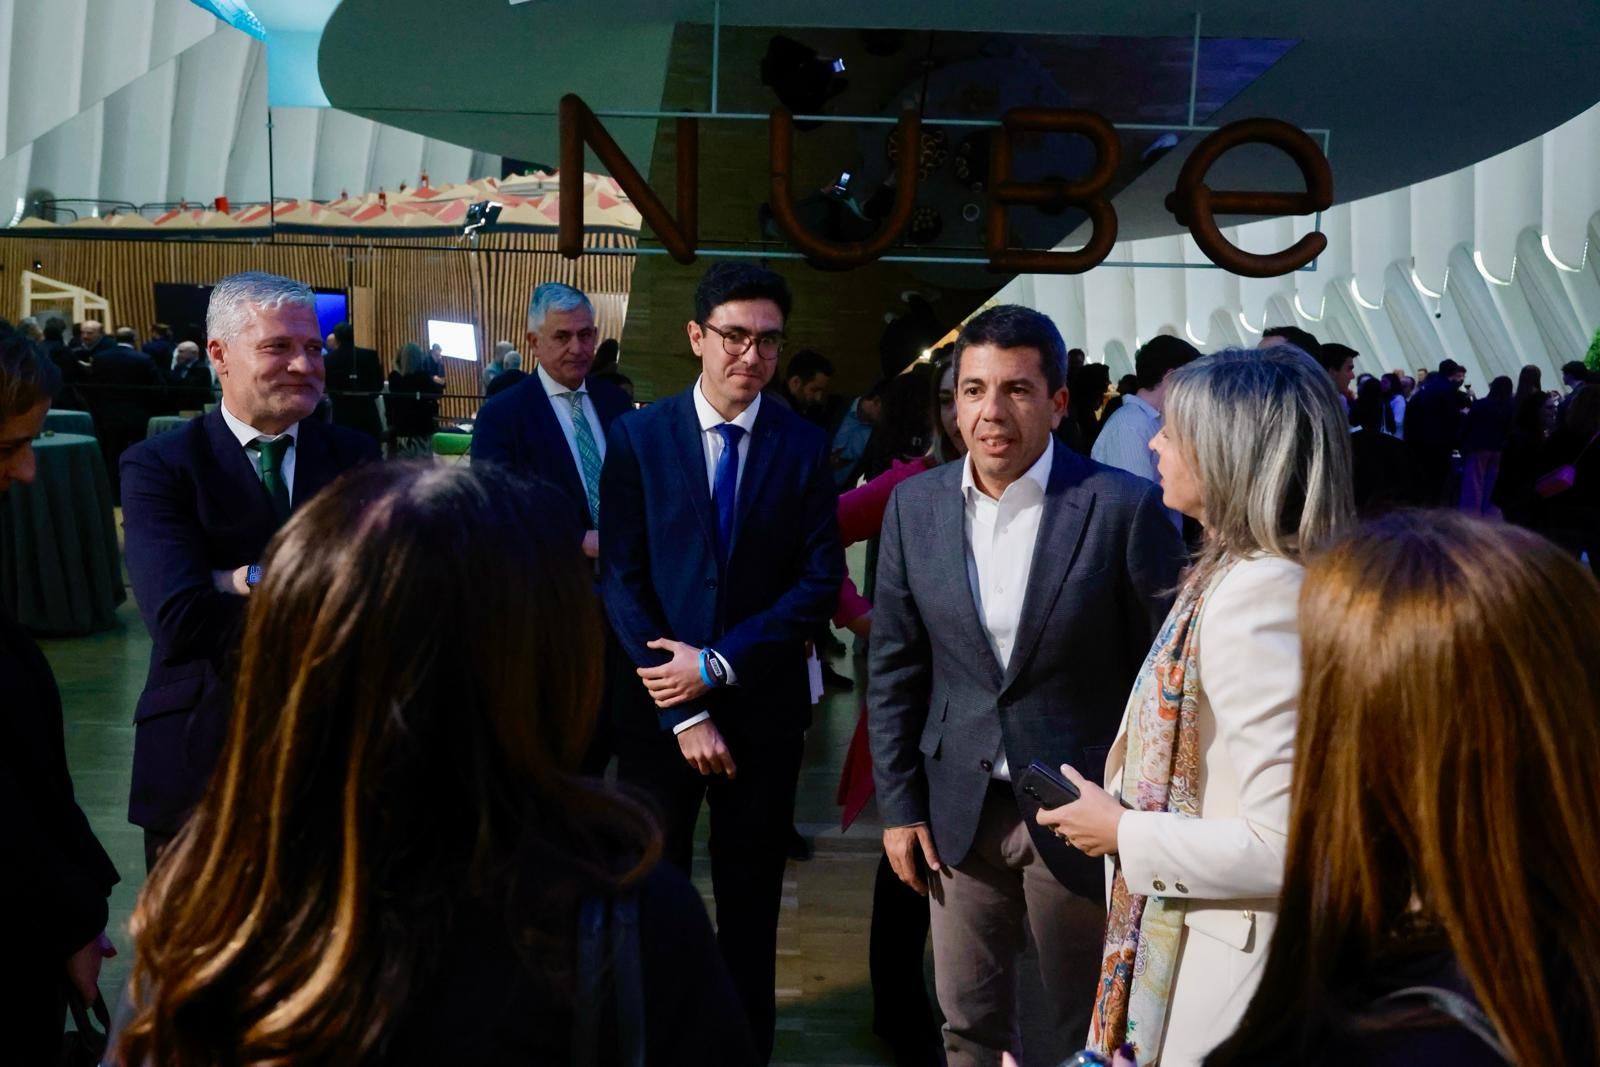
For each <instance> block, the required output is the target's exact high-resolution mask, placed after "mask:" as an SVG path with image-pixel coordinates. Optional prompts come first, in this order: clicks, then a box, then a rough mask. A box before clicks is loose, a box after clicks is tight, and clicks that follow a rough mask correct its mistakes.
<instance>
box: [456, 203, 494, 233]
mask: <svg viewBox="0 0 1600 1067" xmlns="http://www.w3.org/2000/svg"><path fill="white" fill-rule="evenodd" d="M504 209H505V205H504V204H502V203H500V202H499V201H497V200H479V201H477V202H476V203H473V204H471V205H469V206H468V207H467V219H466V225H464V226H462V228H461V232H462V234H464V235H467V236H470V235H472V234H474V233H477V232H478V231H479V230H481V229H483V228H484V227H485V226H493V225H494V224H495V223H496V222H498V221H499V220H500V212H501V211H503V210H504Z"/></svg>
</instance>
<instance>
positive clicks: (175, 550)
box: [121, 411, 378, 833]
mask: <svg viewBox="0 0 1600 1067" xmlns="http://www.w3.org/2000/svg"><path fill="white" fill-rule="evenodd" d="M295 449H296V455H295V473H294V498H293V503H294V505H295V506H296V507H299V506H300V505H301V504H303V503H304V502H305V501H307V500H310V499H311V498H312V497H313V496H315V495H316V493H317V491H318V490H320V489H321V488H322V487H324V486H326V485H327V484H328V483H330V482H332V481H333V480H334V479H335V478H337V477H338V476H339V475H340V474H343V473H344V472H345V471H346V470H349V469H350V468H351V467H354V466H355V465H356V464H358V463H362V462H364V461H367V460H374V459H377V458H378V442H377V441H376V440H375V439H373V438H371V437H368V436H365V435H363V434H358V433H353V432H351V431H349V430H345V429H341V428H339V427H336V426H324V425H322V424H320V423H317V422H315V421H313V420H312V419H306V420H305V421H303V422H301V423H300V431H299V440H298V442H297V443H296V445H295ZM121 469H122V521H123V527H124V529H125V531H126V535H127V536H126V540H127V545H126V549H125V555H126V558H127V564H128V576H129V577H130V578H131V579H132V580H133V591H134V595H135V596H136V598H137V599H138V602H139V613H140V614H141V615H142V616H143V617H144V622H145V626H146V628H147V629H148V630H149V631H150V637H151V640H152V641H153V642H154V647H153V648H152V649H151V651H150V672H149V675H148V677H147V679H146V681H145V687H144V692H143V693H142V694H140V696H139V704H138V708H137V709H136V710H135V711H134V716H133V721H134V726H135V730H134V740H133V789H132V795H131V799H130V801H129V805H128V808H129V811H128V818H129V820H130V821H132V822H134V823H136V824H138V825H140V826H143V827H145V828H146V829H150V830H156V831H159V832H162V833H172V832H175V831H176V830H177V829H178V827H179V826H181V825H182V824H183V820H184V819H185V818H186V817H187V815H188V813H189V810H190V809H191V808H192V807H194V805H195V803H196V802H197V801H198V800H199V799H200V794H201V792H202V791H203V790H204V788H205V784H206V779H207V778H208V777H209V776H210V774H211V768H212V765H213V764H214V763H215V762H216V758H217V753H218V751H219V750H220V749H221V747H222V739H223V735H224V733H225V731H226V727H227V722H228V715H229V706H230V703H231V695H232V694H231V691H230V683H231V668H230V664H229V662H228V661H229V660H230V659H231V657H232V653H233V652H234V649H235V647H236V645H237V643H238V638H239V632H240V623H241V622H242V620H243V617H244V610H245V603H246V601H245V598H244V597H240V596H234V595H233V594H231V593H222V592H218V591H217V589H216V587H215V586H214V585H213V583H212V579H211V572H212V571H220V570H235V569H237V568H239V567H242V566H245V565H247V564H251V563H256V562H258V561H259V560H260V559H261V557H262V555H263V554H264V552H265V551H266V547H267V542H268V541H270V540H271V539H272V535H273V534H275V533H277V531H278V526H279V523H278V521H277V519H276V518H275V517H274V515H273V513H272V504H271V501H270V500H269V499H268V497H267V493H266V490H265V489H264V488H263V487H262V485H261V479H260V477H259V476H258V475H257V474H256V470H255V466H254V464H253V463H252V461H251V459H250V457H249V456H248V455H247V454H246V453H245V450H244V449H243V448H241V447H239V442H238V440H237V439H236V438H235V437H234V436H233V434H232V433H231V432H230V431H229V430H228V426H227V424H226V423H225V422H223V419H222V414H221V412H220V411H213V412H211V413H210V414H208V415H205V416H203V417H201V418H198V419H193V420H191V421H190V422H188V423H187V424H186V425H184V426H183V427H181V428H180V429H178V430H175V431H173V432H171V433H165V434H161V435H159V436H156V437H153V438H150V439H149V440H147V441H142V442H140V443H139V444H137V445H134V446H133V447H132V448H130V449H128V451H127V452H125V453H123V456H122V467H121Z"/></svg>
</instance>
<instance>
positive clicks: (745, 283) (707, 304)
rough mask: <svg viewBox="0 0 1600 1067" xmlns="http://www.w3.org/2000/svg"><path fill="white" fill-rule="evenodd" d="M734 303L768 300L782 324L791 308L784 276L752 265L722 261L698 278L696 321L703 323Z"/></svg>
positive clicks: (712, 265)
mask: <svg viewBox="0 0 1600 1067" xmlns="http://www.w3.org/2000/svg"><path fill="white" fill-rule="evenodd" d="M735 300H770V301H772V302H773V303H774V304H777V305H778V313H779V314H781V315H782V316H783V318H784V321H785V322H787V321H788V320H789V310H790V308H791V307H792V305H793V304H794V297H793V296H792V295H790V293H789V283H788V282H786V281H784V280H783V275H781V274H778V273H777V272H775V271H770V270H768V269H767V268H765V267H758V266H756V265H755V264H754V263H741V262H738V261H735V260H723V261H722V262H721V263H713V264H711V266H710V267H708V268H706V272H705V273H704V274H702V275H701V276H700V284H699V285H697V286H695V290H694V318H695V321H696V322H699V323H704V322H706V320H708V319H710V318H711V313H712V312H713V311H715V310H716V309H717V308H719V307H721V306H722V305H723V304H728V303H732V302H733V301H735Z"/></svg>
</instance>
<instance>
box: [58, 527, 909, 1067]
mask: <svg viewBox="0 0 1600 1067" xmlns="http://www.w3.org/2000/svg"><path fill="white" fill-rule="evenodd" d="M118 525H119V527H120V525H121V524H120V522H119V524H118ZM851 562H852V569H853V570H855V571H856V572H857V573H859V569H860V557H859V555H858V554H856V553H852V556H851ZM117 618H118V626H117V628H116V629H115V630H112V631H109V632H106V633H102V634H97V635H95V636H92V637H84V638H75V639H72V640H52V641H45V642H41V643H42V644H43V646H44V649H45V653H46V655H47V656H48V657H49V659H50V662H51V665H52V667H53V668H54V669H55V673H56V678H57V680H58V682H59V683H60V685H61V690H62V696H63V699H64V702H65V707H66V720H67V753H68V759H69V761H70V763H71V767H72V776H73V780H74V783H75V784H76V787H77V791H78V799H79V803H80V804H81V805H82V806H83V809H84V811H85V812H87V813H88V816H89V820H90V822H91V823H92V824H93V825H94V829H95V832H96V833H97V834H98V835H99V837H100V840H101V842H102V843H104V845H105V846H106V849H107V851H109V852H110V853H111V857H112V859H113V860H114V861H115V862H116V865H117V869H118V870H119V871H120V872H121V873H122V879H123V880H122V883H121V884H120V885H118V886H117V887H116V889H115V891H114V892H113V894H112V898H111V936H112V939H113V940H114V941H115V942H116V943H117V945H118V947H119V948H121V949H123V950H124V952H123V955H122V956H120V957H119V958H117V959H115V960H111V961H109V962H108V965H107V967H106V970H105V974H104V978H103V979H102V985H101V987H102V990H103V991H104V992H105V995H106V998H107V1000H108V1001H110V1002H112V1003H114V1002H115V1001H114V999H113V998H114V997H115V996H116V995H117V994H119V993H120V992H121V988H122V983H123V982H124V981H125V979H126V975H127V964H128V953H127V946H128V938H127V922H128V917H129V915H130V914H131V912H132V910H133V903H134V899H135V897H136V896H137V894H138V891H139V887H140V885H141V883H142V881H143V876H144V853H143V845H142V837H141V835H140V832H139V831H138V829H137V828H135V827H133V826H130V825H129V824H128V821H127V811H128V778H129V773H130V768H131V766H132V760H133V727H132V716H133V707H134V703H135V701H136V700H137V698H138V694H139V690H140V688H141V687H142V685H143V683H144V676H145V670H146V667H147V664H148V660H149V655H150V639H149V637H148V635H147V634H146V633H145V629H144V626H143V624H142V622H141V621H140V619H139V615H138V612H137V610H136V609H135V608H134V606H133V604H132V603H131V602H130V603H128V604H125V605H123V607H122V608H121V609H120V610H119V611H118V613H117ZM846 636H848V635H846ZM835 666H836V667H837V668H838V669H839V670H841V671H842V672H844V673H846V674H853V673H855V671H856V670H857V665H855V664H853V663H852V662H851V660H850V658H849V657H841V658H840V659H839V660H838V661H836V663H835ZM858 701H859V690H858V691H857V692H855V693H843V694H838V695H830V696H829V697H828V699H827V700H826V702H825V703H824V704H823V705H822V706H821V707H820V708H818V710H817V722H816V725H815V727H814V728H813V729H812V730H811V732H810V734H809V735H808V737H807V746H806V748H807V751H806V761H805V766H804V769H803V770H802V772H801V779H800V791H799V798H798V805H797V813H796V822H797V823H798V825H799V828H800V831H801V832H802V833H803V834H805V835H806V836H807V837H810V838H812V839H813V840H814V843H815V850H816V854H815V858H813V859H812V860H810V861H808V862H804V863H797V862H791V863H790V865H789V871H788V874H787V879H786V881H785V884H784V898H783V913H782V920H781V926H780V929H779V948H778V957H779V958H778V983H777V984H778V991H777V992H778V1038H777V1047H776V1051H775V1054H774V1063H775V1064H794V1065H799V1064H806V1065H821V1064H837V1065H851V1067H860V1065H868V1064H886V1063H889V1062H890V1060H889V1059H888V1056H887V1051H886V1050H885V1049H884V1048H883V1047H882V1045H881V1044H880V1043H879V1042H878V1041H877V1040H876V1038H874V1037H873V1035H872V1033H871V1003H872V1002H871V995H870V992H869V989H868V984H867V928H868V918H869V914H870V911H871V903H872V882H873V875H874V873H875V870H876V868H877V862H878V855H879V831H880V825H879V823H878V820H877V815H876V812H875V811H874V810H873V809H872V808H871V807H869V808H868V809H867V811H866V813H865V814H864V815H863V816H862V817H861V819H860V820H858V821H857V823H856V824H855V825H854V826H853V827H851V829H850V832H849V833H847V834H841V833H840V831H839V809H838V807H837V806H836V805H835V804H834V799H833V798H834V789H835V786H836V785H837V783H838V778H839V767H840V764H841V763H842V761H843V758H844V753H845V749H846V747H847V746H848V744H849V741H850V735H851V731H852V730H853V728H854V726H855V719H856V713H857V708H858ZM705 821H706V820H704V819H702V820H701V827H702V840H701V846H700V847H701V849H702V850H703V849H704V837H703V834H704V826H705ZM707 869H708V865H707V864H706V863H705V862H704V857H703V853H702V857H701V861H700V862H699V863H698V864H697V875H698V877H697V882H698V884H699V885H700V888H701V892H702V894H703V895H704V896H705V898H706V902H707V906H708V908H709V907H710V903H711V889H710V883H709V877H708V876H707V874H706V871H707Z"/></svg>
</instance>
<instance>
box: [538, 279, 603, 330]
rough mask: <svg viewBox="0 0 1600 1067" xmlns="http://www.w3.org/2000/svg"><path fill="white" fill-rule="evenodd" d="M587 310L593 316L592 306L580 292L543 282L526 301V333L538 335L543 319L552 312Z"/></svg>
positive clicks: (567, 286) (554, 283) (559, 284)
mask: <svg viewBox="0 0 1600 1067" xmlns="http://www.w3.org/2000/svg"><path fill="white" fill-rule="evenodd" d="M579 308H588V309H589V314H590V315H593V314H594V305H593V304H592V303H590V302H589V298H588V297H587V296H584V295H583V293H582V292H581V291H580V290H577V289H574V288H573V287H572V286H570V285H563V284H561V283H560V282H545V283H544V284H543V285H541V286H539V287H538V288H537V289H535V290H534V291H533V296H532V298H531V299H529V301H528V332H529V333H538V332H539V331H540V330H541V329H543V328H544V317H545V316H546V315H548V314H550V312H552V311H577V310H578V309H579Z"/></svg>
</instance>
